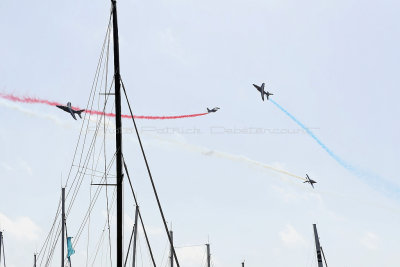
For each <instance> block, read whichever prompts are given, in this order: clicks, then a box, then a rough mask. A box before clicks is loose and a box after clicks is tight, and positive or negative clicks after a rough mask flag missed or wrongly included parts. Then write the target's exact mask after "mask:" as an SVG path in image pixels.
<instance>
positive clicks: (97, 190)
mask: <svg viewBox="0 0 400 267" xmlns="http://www.w3.org/2000/svg"><path fill="white" fill-rule="evenodd" d="M114 160H115V154H114V157H113V160H112V161H111V162H110V164H109V166H108V169H109V170H110V168H111V167H112V164H113V163H114ZM103 180H104V178H103V179H102V180H101V181H100V182H103ZM101 188H103V186H99V187H98V188H97V189H96V192H95V196H94V198H93V201H92V203H91V205H90V206H89V209H88V212H89V210H91V209H93V207H94V205H95V204H96V201H97V199H98V197H99V195H100V192H101ZM88 212H86V215H85V218H84V220H83V222H82V225H81V226H80V227H79V230H78V235H77V237H76V239H75V242H74V245H75V244H76V243H77V242H78V240H79V236H80V233H81V231H82V230H81V228H82V227H84V226H85V224H86V221H87V214H88Z"/></svg>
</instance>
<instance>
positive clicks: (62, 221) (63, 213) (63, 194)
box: [61, 187, 65, 267]
mask: <svg viewBox="0 0 400 267" xmlns="http://www.w3.org/2000/svg"><path fill="white" fill-rule="evenodd" d="M61 203H62V204H61V209H62V211H61V267H64V252H65V249H64V244H65V240H64V238H65V188H64V187H63V188H62V189H61Z"/></svg>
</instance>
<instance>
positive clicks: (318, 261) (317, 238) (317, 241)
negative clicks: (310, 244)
mask: <svg viewBox="0 0 400 267" xmlns="http://www.w3.org/2000/svg"><path fill="white" fill-rule="evenodd" d="M313 229H314V237H315V249H316V251H317V263H318V267H323V265H322V257H321V245H320V244H319V237H318V232H317V225H315V224H313Z"/></svg>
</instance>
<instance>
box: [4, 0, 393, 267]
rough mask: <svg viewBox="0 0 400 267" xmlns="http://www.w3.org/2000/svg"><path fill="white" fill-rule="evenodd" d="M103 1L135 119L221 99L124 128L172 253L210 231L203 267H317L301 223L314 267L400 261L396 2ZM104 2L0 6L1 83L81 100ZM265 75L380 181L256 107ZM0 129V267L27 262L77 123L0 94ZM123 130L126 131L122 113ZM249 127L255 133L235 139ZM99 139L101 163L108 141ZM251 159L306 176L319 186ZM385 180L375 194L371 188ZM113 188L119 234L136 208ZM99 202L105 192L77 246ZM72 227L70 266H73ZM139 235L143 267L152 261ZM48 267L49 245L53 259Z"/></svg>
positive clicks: (74, 224)
mask: <svg viewBox="0 0 400 267" xmlns="http://www.w3.org/2000/svg"><path fill="white" fill-rule="evenodd" d="M118 7H119V25H120V53H121V73H122V77H123V79H124V83H125V85H126V86H127V90H128V93H129V96H130V99H131V103H132V104H133V105H134V109H135V111H136V113H137V114H140V115H175V114H186V113H198V112H204V111H205V110H206V108H207V107H214V106H218V107H220V108H221V110H220V111H218V112H217V113H215V114H211V115H208V116H204V117H198V118H193V119H183V120H175V121H144V120H141V121H137V122H138V125H139V128H140V129H141V132H142V135H143V140H144V146H145V150H146V152H147V155H148V159H149V162H150V165H151V167H152V171H153V176H154V178H155V181H156V184H157V186H158V189H159V194H160V198H161V201H162V203H163V207H164V209H165V213H166V217H167V220H168V222H169V223H172V225H173V229H174V237H175V244H176V246H178V247H180V246H184V245H188V244H204V243H206V242H207V240H208V238H209V239H210V243H211V251H212V258H213V263H214V266H215V267H228V266H239V264H240V263H241V261H242V260H243V259H246V266H282V267H284V266H293V265H294V264H296V266H315V259H314V249H313V246H314V243H313V233H312V224H313V223H316V224H317V225H318V230H319V233H320V237H321V243H322V246H323V247H324V250H325V252H326V255H327V259H328V262H329V265H332V266H365V267H372V266H395V265H396V264H398V253H399V249H398V244H397V243H398V241H399V240H400V230H399V227H398V226H399V223H400V213H399V212H400V192H399V191H397V192H398V193H399V194H396V190H397V188H400V182H399V179H398V170H397V169H398V163H399V160H400V153H399V151H400V142H399V139H398V137H399V136H400V127H399V124H398V123H397V121H396V120H395V118H397V117H398V116H399V115H400V107H399V105H398V99H399V97H400V93H399V91H398V88H399V85H400V76H399V75H398V70H399V67H400V66H399V64H400V52H399V49H398V47H399V45H400V38H399V36H400V35H399V29H400V20H399V18H398V10H399V8H400V4H399V3H398V2H397V1H389V0H387V1H385V0H384V1H353V0H346V1H341V0H340V1H310V0H305V1H293V0H281V1H272V0H247V1H244V0H242V1H239V0H233V1H226V0H220V1H209V0H203V1H193V0H185V1H183V0H169V1H167V0H149V1H136V0H135V1H132V0H120V1H118ZM109 9H110V3H109V1H90V2H89V1H82V0H81V1H77V0H70V1H49V0H44V1H26V0H21V1H10V0H3V1H1V2H0V10H1V13H2V15H1V16H0V30H1V32H2V36H3V38H2V41H1V42H0V62H1V63H0V92H5V93H14V94H16V95H18V96H25V95H26V96H33V97H39V98H46V99H50V100H55V101H58V102H62V103H64V102H65V103H66V102H68V101H71V102H72V103H73V104H74V105H78V106H81V107H84V106H85V105H86V102H87V100H88V97H89V92H90V88H91V84H92V81H93V76H94V73H95V70H96V64H97V61H98V57H99V54H100V50H101V45H102V42H103V38H104V35H105V31H106V27H107V23H108V16H109ZM262 82H266V84H267V90H269V91H271V92H273V93H274V94H275V95H274V96H273V97H274V98H273V99H274V100H275V101H276V102H277V103H279V104H280V105H281V106H283V107H284V108H285V109H287V110H288V111H289V112H290V113H291V114H293V115H294V116H296V118H297V119H299V120H300V121H301V122H302V123H304V124H305V125H306V126H308V127H310V128H312V129H313V132H314V133H315V134H316V136H318V137H319V138H320V139H321V140H322V142H324V144H326V145H327V146H328V147H329V148H330V149H331V150H332V151H334V153H336V154H337V155H339V156H340V157H341V158H342V159H344V160H346V161H347V162H349V163H351V164H352V165H353V166H355V167H357V168H359V169H361V170H363V171H365V172H368V173H370V174H373V175H376V176H377V177H379V178H378V180H377V182H374V183H372V182H371V181H370V180H368V179H365V178H359V177H357V176H355V175H354V174H352V173H351V172H349V171H348V170H346V169H344V168H343V167H342V166H340V165H339V164H338V163H337V162H336V161H334V160H333V159H332V158H331V157H330V156H329V155H328V154H327V153H326V151H324V150H323V149H322V148H321V147H320V146H319V145H318V144H317V143H316V142H315V141H314V140H313V139H312V138H310V136H308V135H307V134H306V133H304V132H303V131H301V129H300V127H299V126H298V125H297V124H295V123H294V122H293V121H292V120H291V119H290V118H289V117H287V116H286V115H285V114H284V113H283V112H282V111H280V110H279V109H278V108H277V107H276V106H274V105H273V104H272V103H271V102H267V101H266V102H262V101H261V99H260V96H259V94H258V92H257V91H256V90H255V88H253V87H252V85H251V84H252V83H258V84H260V83H262ZM95 105H96V106H97V103H96V104H95ZM123 113H128V109H127V108H126V106H125V105H124V107H123ZM0 122H1V127H0V151H1V153H0V172H1V178H0V179H1V180H0V181H1V183H0V229H2V230H4V237H5V240H4V243H5V246H6V247H5V249H6V251H5V253H6V259H7V266H11V267H12V266H29V264H32V262H33V253H34V251H35V250H36V249H39V248H40V246H41V245H42V244H43V241H44V238H45V235H46V234H47V232H48V230H49V228H50V226H51V223H52V220H53V218H54V214H55V212H56V208H57V204H58V200H59V197H60V191H61V190H60V186H61V174H62V176H63V177H64V181H65V177H66V176H67V173H68V170H69V167H70V165H71V161H72V157H73V153H74V148H75V145H76V142H77V138H78V135H79V129H80V126H81V124H80V123H81V121H74V120H72V118H71V117H70V116H69V115H68V114H66V113H63V112H62V111H60V110H58V109H56V108H54V107H49V106H42V105H29V104H20V103H11V102H9V101H7V100H4V99H0ZM123 124H124V127H128V128H130V129H131V128H132V123H131V121H129V120H124V121H123ZM248 128H260V129H264V130H263V131H264V133H261V134H245V133H232V131H234V130H235V129H236V131H238V129H239V130H240V131H243V130H245V129H248ZM166 129H169V130H168V132H167V133H165V131H167V130H166ZM171 129H179V131H177V130H175V133H171V131H172V130H171ZM191 129H197V131H198V133H197V134H191V133H190V132H191ZM107 139H108V140H109V142H108V143H109V144H108V146H107V150H108V152H109V153H108V157H109V158H110V157H111V154H112V147H113V146H112V145H113V144H112V141H113V139H112V136H111V135H109V138H107ZM98 149H99V148H98ZM212 151H214V152H212ZM124 153H125V155H126V158H127V161H128V164H129V167H130V168H131V175H132V177H133V178H134V180H135V188H136V190H137V193H138V196H139V200H140V202H141V209H142V211H143V216H144V219H145V222H146V224H147V225H148V227H149V231H150V237H151V241H152V244H154V247H155V256H156V259H157V263H158V264H159V266H165V264H166V256H164V257H163V254H164V252H165V248H166V245H167V240H166V237H165V235H164V234H163V232H162V224H161V219H160V216H159V214H158V211H157V207H156V205H155V200H154V196H153V195H152V192H151V188H150V183H149V181H148V178H147V176H146V170H145V167H144V162H143V160H142V159H141V157H140V153H139V148H138V146H137V142H135V136H134V135H133V134H131V133H129V131H127V132H126V134H125V135H124ZM240 156H243V157H240ZM251 160H253V161H256V162H261V163H264V164H267V165H271V166H274V167H277V168H280V169H284V170H287V171H289V172H291V173H293V174H296V175H298V176H305V174H306V173H308V174H309V175H310V176H311V177H312V178H314V179H315V180H317V181H318V183H317V184H316V189H315V190H313V189H312V188H311V187H310V186H308V185H304V184H302V181H301V180H298V179H296V178H294V177H291V176H287V175H282V174H279V173H276V172H272V171H270V170H268V169H266V168H263V167H262V166H258V165H257V164H253V163H252V162H251ZM100 169H101V167H100ZM75 170H76V169H75ZM113 171H114V169H113ZM387 183H391V184H392V185H393V186H392V190H391V191H390V192H388V190H383V189H382V185H383V184H387ZM89 184H90V177H87V178H85V180H84V183H83V185H82V190H81V192H80V195H79V196H78V199H77V202H76V203H75V206H74V209H73V211H72V213H71V214H70V216H69V217H68V231H69V234H70V235H71V236H75V235H76V233H77V231H78V228H79V225H80V223H81V221H82V218H83V214H84V212H85V210H86V209H87V206H88V200H89V187H90V186H89ZM125 193H126V209H125V210H126V218H127V227H126V228H127V229H126V230H127V236H126V239H128V235H129V231H130V229H129V227H130V224H131V218H133V213H134V207H133V206H132V199H131V196H130V192H129V191H128V187H126V188H125ZM105 205H106V203H105V198H104V192H103V193H102V196H101V197H100V198H99V203H98V205H97V206H96V208H95V210H94V212H93V219H92V220H91V225H92V228H91V229H92V231H91V232H90V235H91V239H90V246H89V247H90V249H89V254H93V251H92V249H93V247H94V244H95V243H96V242H97V239H98V237H99V236H100V231H101V229H102V227H103V226H104V222H105V210H106V208H105ZM113 226H114V225H112V235H114V228H113ZM86 232H87V229H86V230H85V233H84V234H83V236H82V237H81V240H80V241H79V243H78V245H77V246H76V252H77V253H76V255H74V256H73V261H74V265H79V266H84V265H85V264H86V256H85V255H86V246H87V238H86ZM112 238H114V237H113V236H112ZM140 240H141V241H140V242H141V244H140V247H141V249H142V253H143V254H142V255H143V266H150V265H149V261H148V254H147V252H146V250H145V246H144V239H143V236H141V238H140ZM105 244H106V243H105ZM105 248H106V246H105ZM105 248H104V249H105ZM177 250H178V255H179V257H180V259H181V265H182V266H189V267H192V266H199V267H200V266H202V260H203V255H204V251H205V248H204V247H191V248H184V249H177ZM101 255H102V262H100V261H99V262H97V263H96V264H95V265H96V266H110V265H107V264H106V261H105V259H106V257H107V252H106V250H102V254H101ZM114 263H115V262H114ZM203 263H204V262H203ZM58 264H59V252H58V249H57V251H56V254H55V257H54V260H53V264H52V266H57V265H58ZM114 265H115V264H114ZM43 266H44V265H43Z"/></svg>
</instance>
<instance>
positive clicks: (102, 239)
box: [92, 190, 116, 266]
mask: <svg viewBox="0 0 400 267" xmlns="http://www.w3.org/2000/svg"><path fill="white" fill-rule="evenodd" d="M115 197H116V194H115V190H114V194H113V200H112V202H111V210H110V212H112V211H113V210H114V207H115ZM106 227H107V220H106V221H105V222H104V227H103V231H102V234H101V237H100V239H99V242H98V248H97V251H96V254H95V256H94V258H93V261H92V266H93V265H94V262H95V260H96V258H97V253H98V251H99V249H100V245H101V244H102V242H103V241H104V236H105V234H104V233H105V231H106Z"/></svg>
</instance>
